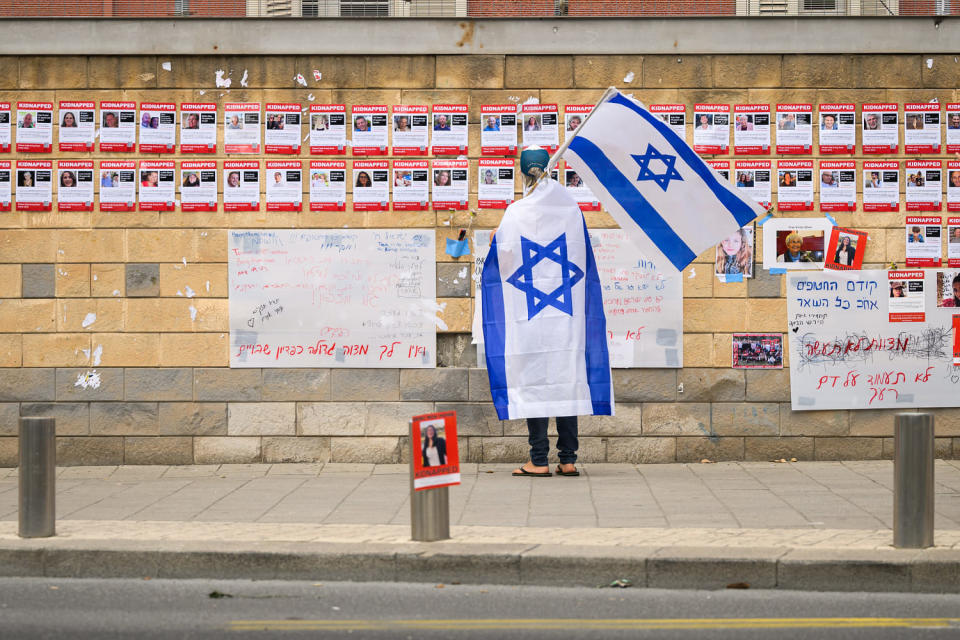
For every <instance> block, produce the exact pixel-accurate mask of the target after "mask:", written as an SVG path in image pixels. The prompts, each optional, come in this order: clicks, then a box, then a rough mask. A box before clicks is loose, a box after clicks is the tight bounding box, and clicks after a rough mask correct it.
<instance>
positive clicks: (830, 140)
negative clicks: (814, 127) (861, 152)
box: [817, 102, 857, 155]
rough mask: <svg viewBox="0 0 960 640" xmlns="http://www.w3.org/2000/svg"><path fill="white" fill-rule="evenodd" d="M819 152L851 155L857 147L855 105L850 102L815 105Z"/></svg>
mask: <svg viewBox="0 0 960 640" xmlns="http://www.w3.org/2000/svg"><path fill="white" fill-rule="evenodd" d="M817 123H818V126H819V132H820V134H819V135H820V144H819V145H818V148H819V149H820V153H821V154H849V155H853V153H854V152H855V151H856V148H857V105H855V104H853V103H852V102H840V103H827V104H820V105H817Z"/></svg>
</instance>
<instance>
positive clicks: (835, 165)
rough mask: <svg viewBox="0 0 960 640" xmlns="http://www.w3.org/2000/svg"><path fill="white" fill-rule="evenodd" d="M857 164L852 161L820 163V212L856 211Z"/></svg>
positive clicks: (825, 161)
mask: <svg viewBox="0 0 960 640" xmlns="http://www.w3.org/2000/svg"><path fill="white" fill-rule="evenodd" d="M856 209H857V163H856V162H855V161H853V160H823V161H821V162H820V211H856Z"/></svg>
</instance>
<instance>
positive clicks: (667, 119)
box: [588, 104, 687, 141]
mask: <svg viewBox="0 0 960 640" xmlns="http://www.w3.org/2000/svg"><path fill="white" fill-rule="evenodd" d="M592 108H593V105H591V106H590V109H592ZM648 110H649V111H650V113H652V114H653V115H655V116H657V117H658V118H660V119H661V120H663V123H664V124H666V125H667V126H668V127H670V129H671V130H672V131H673V132H674V133H675V134H677V135H678V136H679V137H680V139H681V140H683V141H686V140H687V107H686V105H683V104H652V105H650V107H649V109H648ZM588 111H589V109H588Z"/></svg>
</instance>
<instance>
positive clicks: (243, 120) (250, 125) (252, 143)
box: [223, 102, 260, 153]
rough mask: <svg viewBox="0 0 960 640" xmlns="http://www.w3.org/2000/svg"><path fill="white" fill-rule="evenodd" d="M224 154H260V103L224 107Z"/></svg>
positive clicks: (235, 104) (236, 103)
mask: <svg viewBox="0 0 960 640" xmlns="http://www.w3.org/2000/svg"><path fill="white" fill-rule="evenodd" d="M223 151H224V153H260V103H259V102H228V103H226V104H224V105H223Z"/></svg>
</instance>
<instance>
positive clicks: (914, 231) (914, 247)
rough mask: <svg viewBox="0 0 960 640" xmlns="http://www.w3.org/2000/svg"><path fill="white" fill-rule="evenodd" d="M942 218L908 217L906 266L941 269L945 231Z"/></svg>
mask: <svg viewBox="0 0 960 640" xmlns="http://www.w3.org/2000/svg"><path fill="white" fill-rule="evenodd" d="M942 225H943V218H941V217H940V216H907V223H906V229H905V230H906V243H907V249H906V256H907V259H906V262H905V263H904V264H906V266H908V267H939V266H940V263H941V262H942V260H943V242H942V241H941V238H940V231H941V230H942V229H943V226H942Z"/></svg>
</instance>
